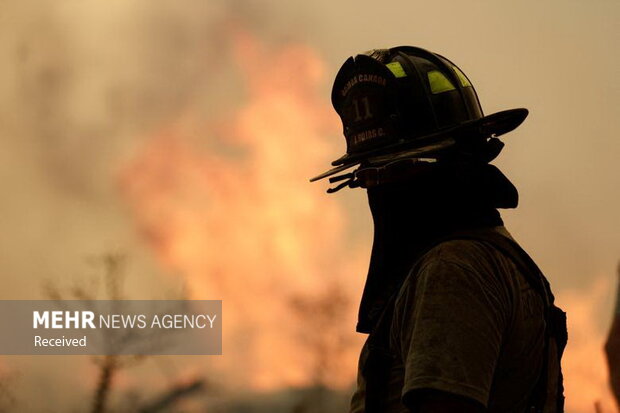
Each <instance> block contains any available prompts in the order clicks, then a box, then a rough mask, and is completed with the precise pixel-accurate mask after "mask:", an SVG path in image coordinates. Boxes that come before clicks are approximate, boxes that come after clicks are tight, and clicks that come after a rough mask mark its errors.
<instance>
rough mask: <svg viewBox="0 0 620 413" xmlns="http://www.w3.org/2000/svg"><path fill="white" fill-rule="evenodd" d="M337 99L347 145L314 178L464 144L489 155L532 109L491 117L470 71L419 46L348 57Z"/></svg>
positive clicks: (453, 149)
mask: <svg viewBox="0 0 620 413" xmlns="http://www.w3.org/2000/svg"><path fill="white" fill-rule="evenodd" d="M331 98H332V104H333V106H334V109H335V110H336V112H337V113H338V115H339V116H340V118H341V120H342V124H343V129H344V136H345V139H346V143H347V150H346V154H345V155H343V156H342V157H340V158H338V159H337V160H335V161H333V162H332V166H334V168H332V169H330V170H329V171H327V172H325V173H323V174H321V175H318V176H316V177H314V178H312V179H311V181H316V180H319V179H323V178H326V177H328V176H331V175H334V174H336V173H338V172H341V171H344V170H346V169H349V168H352V167H354V166H357V165H360V164H361V165H362V168H363V167H364V166H373V165H374V166H376V165H382V164H386V163H388V162H392V161H394V160H397V159H403V158H405V159H419V158H441V157H442V156H447V155H446V154H455V153H458V151H459V150H463V148H468V149H466V150H469V149H471V148H475V149H474V152H477V154H478V155H479V156H480V158H481V159H482V160H483V161H485V162H489V161H491V160H492V159H494V158H495V157H496V156H497V155H498V154H499V152H500V150H501V148H502V146H503V144H502V143H501V142H500V141H499V140H498V139H497V137H498V136H500V135H502V134H504V133H507V132H510V131H512V130H513V129H515V128H516V127H517V126H519V125H520V124H521V122H523V120H524V119H525V118H526V116H527V114H528V111H527V109H523V108H520V109H510V110H505V111H501V112H497V113H494V114H492V115H487V116H484V115H483V112H482V108H481V106H480V102H479V101H478V96H477V95H476V91H475V90H474V87H473V85H472V83H471V81H470V80H469V79H468V78H467V76H465V74H464V73H463V71H461V70H460V69H459V68H458V67H457V66H456V65H455V64H454V63H452V62H451V61H450V60H448V59H446V58H445V57H443V56H441V55H439V54H436V53H433V52H429V51H427V50H424V49H421V48H418V47H412V46H400V47H394V48H391V49H379V50H372V51H369V52H366V53H364V54H360V55H357V56H356V57H350V58H348V59H347V60H346V62H345V63H344V64H343V65H342V67H341V68H340V71H339V72H338V74H337V75H336V79H335V81H334V86H333V89H332V96H331ZM470 152H471V151H470ZM332 180H334V178H332ZM336 180H338V179H337V178H336Z"/></svg>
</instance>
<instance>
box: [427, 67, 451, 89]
mask: <svg viewBox="0 0 620 413" xmlns="http://www.w3.org/2000/svg"><path fill="white" fill-rule="evenodd" d="M427 76H428V83H429V84H430V86H431V93H432V94H434V95H436V94H437V93H442V92H447V91H449V90H454V89H456V88H455V87H454V85H453V84H452V82H450V80H449V79H448V78H447V77H446V75H444V74H443V73H441V72H440V71H439V70H431V71H430V72H428V73H427Z"/></svg>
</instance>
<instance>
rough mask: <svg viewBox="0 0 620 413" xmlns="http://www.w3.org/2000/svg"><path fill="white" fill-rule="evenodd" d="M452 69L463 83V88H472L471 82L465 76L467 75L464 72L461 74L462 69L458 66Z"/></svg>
mask: <svg viewBox="0 0 620 413" xmlns="http://www.w3.org/2000/svg"><path fill="white" fill-rule="evenodd" d="M452 69H453V70H454V71H455V72H456V76H457V77H458V78H459V80H460V81H461V86H463V87H472V86H471V82H470V81H469V79H467V76H465V74H464V73H463V72H461V69H459V68H458V67H456V66H452Z"/></svg>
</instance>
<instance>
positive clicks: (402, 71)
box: [386, 62, 407, 78]
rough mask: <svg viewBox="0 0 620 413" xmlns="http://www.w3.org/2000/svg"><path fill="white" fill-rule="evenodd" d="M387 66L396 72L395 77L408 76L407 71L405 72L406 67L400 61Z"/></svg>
mask: <svg viewBox="0 0 620 413" xmlns="http://www.w3.org/2000/svg"><path fill="white" fill-rule="evenodd" d="M386 66H387V68H388V69H390V72H392V73H393V74H394V76H395V77H397V78H399V77H407V73H405V69H403V66H402V65H401V64H400V62H392V63H388V64H386Z"/></svg>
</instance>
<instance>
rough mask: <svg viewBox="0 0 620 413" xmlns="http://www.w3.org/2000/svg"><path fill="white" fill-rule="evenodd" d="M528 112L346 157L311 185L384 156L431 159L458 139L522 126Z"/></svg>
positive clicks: (522, 110) (503, 115) (520, 110)
mask: <svg viewBox="0 0 620 413" xmlns="http://www.w3.org/2000/svg"><path fill="white" fill-rule="evenodd" d="M528 113H529V112H528V110H527V109H525V108H517V109H509V110H503V111H500V112H496V113H493V114H491V115H488V116H483V117H482V118H479V119H474V120H471V121H467V122H463V123H462V124H460V125H457V126H454V127H450V128H446V129H443V130H440V131H438V132H435V133H432V134H429V135H426V136H422V137H419V138H416V139H412V140H401V141H400V142H397V143H394V144H391V145H386V146H384V147H381V148H376V149H372V150H368V151H364V152H358V153H354V154H345V155H343V156H341V157H340V158H338V159H336V160H335V161H333V162H332V165H333V166H334V168H332V169H330V170H328V171H326V172H323V173H322V174H320V175H317V176H315V177H314V178H312V179H310V182H315V181H318V180H321V179H324V178H327V177H329V176H332V175H334V174H337V173H338V172H342V171H344V170H347V169H349V168H352V167H354V166H356V165H358V164H360V163H361V162H363V161H366V160H369V159H372V158H378V157H380V158H381V159H385V160H386V161H389V160H390V159H396V158H401V157H403V156H407V157H411V158H422V157H428V155H430V154H436V153H439V152H441V151H444V150H445V149H447V148H450V147H452V146H453V145H455V144H456V142H457V140H458V139H459V138H458V137H463V139H467V137H471V136H483V137H498V136H501V135H504V134H506V133H508V132H511V131H513V130H514V129H516V128H517V127H519V125H521V123H523V121H524V120H525V118H526V117H527V115H528Z"/></svg>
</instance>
